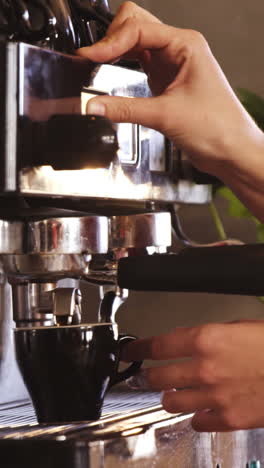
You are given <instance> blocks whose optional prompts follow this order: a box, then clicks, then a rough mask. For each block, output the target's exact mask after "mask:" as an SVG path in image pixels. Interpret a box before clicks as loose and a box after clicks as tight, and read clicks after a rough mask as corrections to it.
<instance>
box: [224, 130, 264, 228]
mask: <svg viewBox="0 0 264 468" xmlns="http://www.w3.org/2000/svg"><path fill="white" fill-rule="evenodd" d="M217 172H218V173H217V176H218V177H219V178H220V179H221V180H222V181H223V182H224V183H225V184H226V185H227V186H229V187H230V188H231V189H232V191H233V192H234V193H235V194H236V195H237V197H238V198H239V199H240V200H241V201H242V202H243V203H244V204H245V205H246V206H247V207H248V209H249V210H250V211H251V212H252V213H253V214H254V215H255V216H256V217H257V218H258V219H259V220H260V221H262V222H263V223H264V133H262V132H261V131H257V132H256V135H254V138H252V139H249V141H247V142H246V141H241V145H238V148H237V149H235V150H233V151H231V152H230V154H229V157H228V161H227V162H226V163H225V164H223V165H222V166H220V167H219V168H218V170H217Z"/></svg>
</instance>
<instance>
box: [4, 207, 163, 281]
mask: <svg viewBox="0 0 264 468" xmlns="http://www.w3.org/2000/svg"><path fill="white" fill-rule="evenodd" d="M1 230H2V232H3V235H2V245H1V236H0V255H1V258H2V261H3V265H4V269H5V272H6V273H7V274H8V275H9V276H10V277H12V278H14V277H24V278H25V279H26V278H28V279H30V278H31V279H32V280H33V279H37V278H38V279H39V280H40V279H41V280H42V281H43V280H46V281H47V280H51V279H53V280H54V281H56V280H58V279H59V278H62V277H68V278H71V277H72V278H77V277H83V278H84V279H86V280H89V279H90V280H92V279H93V278H94V279H96V280H98V281H101V282H102V283H104V280H103V278H104V276H105V278H106V279H107V278H108V279H110V281H111V282H113V281H115V275H116V267H117V261H118V259H119V258H120V257H122V256H127V255H129V249H131V248H134V249H135V248H136V249H146V248H149V247H152V248H153V249H154V251H155V249H160V248H161V247H162V248H163V249H165V250H166V248H167V247H169V246H170V245H171V220H170V214H169V213H144V214H138V215H131V216H112V217H110V218H109V219H108V218H106V217H104V216H84V217H78V218H75V217H73V218H57V219H55V218H49V219H43V220H41V221H34V222H33V221H29V222H22V221H16V222H9V221H2V222H1V221H0V232H1ZM108 246H109V247H108ZM94 254H96V255H94ZM104 254H107V255H104ZM12 282H14V280H12Z"/></svg>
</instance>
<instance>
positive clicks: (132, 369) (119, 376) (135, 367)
mask: <svg viewBox="0 0 264 468" xmlns="http://www.w3.org/2000/svg"><path fill="white" fill-rule="evenodd" d="M136 339H137V338H136V336H132V335H124V334H121V335H119V337H118V345H119V355H120V354H121V350H122V347H123V346H124V345H125V344H127V343H129V342H130V341H134V340H136ZM142 363H143V361H133V362H132V364H130V366H129V367H128V368H127V369H125V370H123V371H121V372H118V371H117V373H116V375H115V376H114V377H113V378H112V379H111V382H110V387H112V385H115V384H118V383H120V382H123V381H124V380H126V379H129V377H132V376H133V375H135V374H136V373H137V372H138V371H139V369H140V368H141V366H142Z"/></svg>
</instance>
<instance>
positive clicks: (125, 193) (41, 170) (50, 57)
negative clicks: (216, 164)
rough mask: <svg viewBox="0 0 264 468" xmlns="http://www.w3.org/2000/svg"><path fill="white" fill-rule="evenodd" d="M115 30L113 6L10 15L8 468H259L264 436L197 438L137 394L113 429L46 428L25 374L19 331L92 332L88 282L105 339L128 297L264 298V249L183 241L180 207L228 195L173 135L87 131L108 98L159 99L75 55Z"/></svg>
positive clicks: (5, 173) (4, 215) (37, 3)
mask: <svg viewBox="0 0 264 468" xmlns="http://www.w3.org/2000/svg"><path fill="white" fill-rule="evenodd" d="M111 20H112V14H111V11H110V9H109V6H108V3H107V0H49V1H47V0H46V1H45V0H27V1H24V0H13V1H12V2H11V1H7V0H1V2H0V36H1V42H0V63H1V68H0V69H1V73H0V83H1V85H0V90H1V91H0V92H1V100H0V107H1V109H0V162H1V172H0V261H1V285H0V288H1V307H0V460H1V462H2V464H1V466H3V468H10V467H12V468H17V467H22V468H25V467H29V468H30V467H33V466H34V467H35V466H38V467H40V468H42V467H46V466H49V467H53V466H54V467H55V466H56V467H63V468H68V467H69V468H70V467H71V468H88V467H89V468H90V467H92V468H102V467H111V466H112V465H113V464H115V466H120V467H121V466H124V464H125V463H126V465H127V466H129V467H130V466H131V467H134V466H138V465H139V464H143V466H146V467H152V466H154V465H153V463H154V462H155V466H160V467H161V466H163V467H165V466H166V467H170V466H173V467H175V466H179V467H184V468H185V467H203V468H206V467H214V468H216V467H218V468H223V467H228V468H229V467H236V468H240V467H241V468H242V467H246V466H248V467H251V466H252V467H253V466H257V467H258V466H261V462H262V463H264V458H261V457H264V454H263V450H262V448H261V447H262V444H261V440H262V431H250V432H239V433H233V434H232V435H231V434H228V435H224V434H222V435H221V434H202V435H199V434H196V433H194V432H193V431H192V429H191V426H190V419H191V415H183V414H179V415H170V414H168V413H166V412H165V411H163V410H162V407H161V406H160V403H159V401H160V396H159V395H158V394H156V393H153V392H152V393H151V392H138V391H137V392H136V391H135V392H132V391H129V390H127V389H126V388H125V387H123V386H121V387H120V388H119V389H118V390H116V391H115V392H113V393H111V394H110V395H109V397H108V398H107V401H106V404H105V411H104V413H103V417H102V418H101V419H100V420H99V421H94V422H87V421H86V422H82V423H80V422H78V423H75V422H73V423H72V424H70V423H69V424H65V425H44V426H41V425H38V424H37V422H36V418H35V415H34V411H33V409H32V405H31V403H30V401H29V397H28V392H27V390H26V388H25V386H24V384H23V381H22V379H21V377H20V374H19V371H18V369H17V365H16V359H15V352H14V344H13V328H14V327H16V328H17V329H19V328H32V327H54V326H62V325H76V324H81V323H83V321H84V320H85V318H84V316H83V312H82V308H83V310H84V309H85V306H84V305H83V304H82V293H81V290H80V281H82V285H83V286H82V287H85V286H84V285H85V283H87V282H89V283H91V284H94V285H96V286H97V287H98V290H99V294H100V307H99V310H98V322H99V323H115V314H116V312H117V310H118V308H119V307H120V306H121V305H122V304H123V303H124V301H125V300H126V298H127V296H128V291H129V289H134V290H160V291H206V292H219V293H233V294H254V295H255V294H263V285H262V279H261V278H262V270H263V267H262V262H261V255H260V251H259V246H252V247H251V248H250V249H249V250H245V249H244V247H245V248H248V246H239V247H237V246H235V247H230V246H221V247H219V246H216V247H210V248H208V247H201V246H196V245H193V244H192V243H191V242H190V241H189V240H188V239H187V238H186V237H185V235H184V234H183V232H182V230H181V226H180V223H179V220H178V214H177V207H178V206H179V205H180V204H182V203H184V204H186V203H192V204H204V203H208V202H209V201H210V200H211V184H212V183H213V182H214V179H213V178H211V177H210V176H208V175H207V174H202V173H200V172H199V171H197V170H195V169H194V168H193V167H192V166H191V165H190V163H189V161H188V158H187V157H186V155H184V154H183V153H181V152H180V151H179V150H178V149H177V148H176V147H175V145H174V144H173V143H172V142H170V141H168V140H167V139H166V138H165V137H164V136H163V135H162V134H160V133H159V132H157V131H154V130H151V129H149V128H145V127H143V126H140V125H134V124H126V123H121V124H115V125H114V124H112V123H111V122H109V121H108V120H107V119H104V118H102V117H98V116H89V115H86V106H87V102H88V100H89V99H90V98H92V97H94V96H96V95H100V94H109V95H113V96H115V95H117V96H129V97H131V98H133V97H148V96H149V95H150V90H149V88H148V84H147V77H146V76H145V74H144V73H143V72H142V70H140V67H139V64H138V63H136V62H128V61H124V60H121V61H120V62H119V63H117V64H115V65H112V64H98V63H92V62H90V61H88V60H85V59H82V58H80V57H77V56H76V55H75V53H74V51H75V50H76V49H77V48H79V47H82V46H86V45H90V44H93V43H94V42H96V41H97V40H99V39H100V38H102V37H103V36H104V34H105V32H106V29H107V27H108V25H109V24H110V22H111ZM172 233H173V234H174V235H175V236H176V238H177V242H176V244H177V255H176V254H175V255H173V254H172V253H171V245H172ZM218 249H220V250H218ZM227 249H228V250H227ZM236 249H239V250H236ZM241 249H242V250H241ZM243 249H244V250H243ZM218 252H220V254H219V253H218ZM230 253H231V257H232V256H233V257H234V259H235V260H237V259H238V258H239V259H240V260H239V265H238V263H237V262H235V264H236V267H232V266H231V267H230V268H229V269H228V277H226V278H225V279H223V270H225V271H227V270H226V262H229V259H230ZM241 253H243V255H241ZM244 253H245V254H244ZM201 258H202V259H203V261H202V267H201V262H200V259H201ZM212 259H213V260H212ZM257 259H258V260H257ZM212 261H213V264H214V268H213V269H212ZM216 265H218V268H216ZM252 265H254V268H258V275H257V279H256V276H254V281H253V280H252V277H251V273H250V272H251V266H252ZM238 270H239V272H240V276H239V277H238V274H237V272H238ZM212 271H213V272H215V273H213V274H212ZM258 278H259V279H258ZM252 463H255V464H254V465H253V464H252Z"/></svg>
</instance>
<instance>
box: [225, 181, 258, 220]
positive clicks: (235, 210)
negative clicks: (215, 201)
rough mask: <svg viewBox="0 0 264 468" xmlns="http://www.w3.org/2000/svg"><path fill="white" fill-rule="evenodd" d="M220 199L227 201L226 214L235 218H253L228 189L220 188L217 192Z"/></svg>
mask: <svg viewBox="0 0 264 468" xmlns="http://www.w3.org/2000/svg"><path fill="white" fill-rule="evenodd" d="M217 193H219V194H220V195H221V196H222V197H224V198H225V199H226V200H228V202H229V204H228V214H229V215H230V216H233V217H235V218H254V216H253V215H252V213H251V212H250V211H249V210H248V209H247V208H246V207H245V206H244V205H243V203H241V201H240V200H239V199H238V198H237V197H236V196H235V194H234V193H233V192H232V191H231V190H230V189H229V188H228V187H221V188H219V189H218V190H217Z"/></svg>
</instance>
